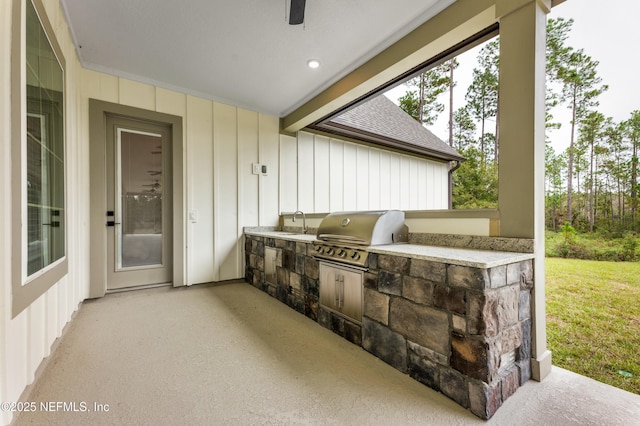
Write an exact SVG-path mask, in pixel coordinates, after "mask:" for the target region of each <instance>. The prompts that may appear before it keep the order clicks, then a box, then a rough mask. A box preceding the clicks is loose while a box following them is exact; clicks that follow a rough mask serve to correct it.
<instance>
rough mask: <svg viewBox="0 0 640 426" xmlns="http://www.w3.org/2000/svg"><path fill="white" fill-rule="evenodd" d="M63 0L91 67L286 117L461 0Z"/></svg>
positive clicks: (83, 57) (85, 61) (82, 54)
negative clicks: (296, 5)
mask: <svg viewBox="0 0 640 426" xmlns="http://www.w3.org/2000/svg"><path fill="white" fill-rule="evenodd" d="M61 1H62V4H63V6H64V8H65V11H66V14H67V18H68V20H69V24H70V26H71V31H72V34H73V37H74V40H75V42H76V48H77V49H78V52H79V55H80V60H81V61H82V64H83V65H84V66H85V67H86V68H89V69H93V70H96V71H101V72H106V73H109V74H114V75H117V76H121V77H126V78H130V79H133V80H137V81H142V82H146V83H150V84H154V85H157V86H160V87H164V88H167V89H173V90H179V91H181V92H184V93H188V94H193V95H196V96H201V97H205V98H207V99H213V100H216V101H220V102H224V103H228V104H232V105H237V106H240V107H243V108H247V109H251V110H254V111H259V112H264V113H268V114H272V115H276V116H279V117H282V116H285V115H286V114H288V113H289V112H291V111H293V110H295V109H296V108H297V107H299V106H300V105H302V104H304V103H305V102H306V101H308V100H309V99H311V98H312V97H313V96H315V95H316V94H318V93H319V92H321V91H322V90H323V89H326V88H327V87H328V86H330V85H331V84H333V83H335V82H336V81H337V80H339V79H340V78H341V77H344V76H345V75H346V74H347V73H349V72H350V71H353V70H354V69H355V68H357V67H358V66H360V65H362V64H363V63H365V62H366V61H367V60H369V59H371V58H372V57H373V56H375V55H376V54H377V53H379V52H381V51H382V50H384V48H386V47H388V46H390V45H391V44H393V43H394V42H395V41H397V40H398V39H400V38H401V37H402V36H404V35H406V34H407V33H409V32H410V31H411V30H413V29H414V28H416V27H417V26H418V25H420V24H422V23H423V22H425V21H427V20H428V19H429V18H431V17H432V16H433V15H435V14H436V13H438V12H439V11H441V10H442V9H444V8H445V7H447V6H448V5H450V4H451V3H453V2H454V1H455V0H393V1H389V0H307V2H306V3H307V6H306V13H305V24H304V26H302V25H298V26H291V25H288V22H287V20H286V19H285V16H286V15H288V11H287V9H288V4H289V1H288V0H61ZM312 58H313V59H318V60H319V61H320V62H321V66H320V68H318V69H315V70H312V69H310V68H308V67H307V61H308V60H309V59H312ZM425 59H428V58H425Z"/></svg>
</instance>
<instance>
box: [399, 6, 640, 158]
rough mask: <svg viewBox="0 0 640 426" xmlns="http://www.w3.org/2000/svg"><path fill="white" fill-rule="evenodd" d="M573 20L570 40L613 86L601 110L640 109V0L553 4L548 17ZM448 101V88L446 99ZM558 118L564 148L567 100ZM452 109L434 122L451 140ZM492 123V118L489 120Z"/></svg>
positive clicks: (461, 76)
mask: <svg viewBox="0 0 640 426" xmlns="http://www.w3.org/2000/svg"><path fill="white" fill-rule="evenodd" d="M559 17H562V18H565V19H570V18H572V19H573V20H574V24H573V27H572V30H571V32H570V33H569V39H568V40H567V45H569V46H571V47H573V48H575V49H583V50H584V52H585V53H586V54H587V55H589V56H591V58H593V59H594V60H596V61H598V62H599V65H598V75H599V76H600V77H601V78H602V83H603V84H606V85H608V86H609V89H608V90H607V91H606V92H605V93H603V94H602V95H601V96H600V97H599V101H600V107H599V108H598V110H599V111H600V112H602V113H603V114H604V115H605V116H607V117H612V118H613V120H614V121H615V122H620V121H623V120H626V119H628V118H629V117H630V114H631V112H632V111H633V110H640V78H639V76H640V55H638V53H637V52H638V49H637V47H636V43H638V42H639V41H640V1H638V0H609V1H607V2H604V1H602V0H566V1H565V2H564V3H561V4H560V5H558V6H556V7H554V8H553V9H552V10H551V13H550V14H549V18H559ZM478 50H479V48H476V49H474V50H471V51H469V52H467V53H465V56H467V58H469V59H467V60H462V61H461V65H460V67H459V68H458V69H457V70H456V80H458V86H457V87H456V89H454V98H455V100H454V103H455V104H457V105H462V104H463V103H464V95H465V93H466V87H467V86H468V85H469V82H470V80H471V78H470V77H471V72H472V70H473V67H474V66H475V65H476V60H475V58H476V56H477V52H478ZM405 90H406V88H405V87H404V86H403V85H402V86H399V87H397V88H395V89H393V90H392V91H391V92H387V97H389V98H390V99H391V100H393V101H394V102H396V103H397V99H398V98H399V97H400V96H402V94H403V92H404V91H405ZM442 102H443V103H444V104H445V105H448V94H447V95H445V98H443V99H442ZM552 114H553V116H554V118H555V121H559V122H560V123H562V126H561V128H560V129H558V130H550V131H549V130H548V132H549V133H548V136H549V139H550V140H551V145H552V146H553V148H554V150H555V151H556V153H559V152H562V151H564V150H565V149H566V148H567V147H568V146H569V141H570V130H571V125H570V120H571V114H570V111H569V110H568V109H567V107H566V105H563V106H559V107H557V108H555V109H554V110H553V111H552ZM446 116H447V113H446V111H445V113H443V114H441V117H440V118H439V120H438V122H436V123H435V124H434V125H433V126H432V127H429V130H431V131H432V132H433V133H435V134H436V135H437V136H439V137H440V138H441V139H443V140H445V141H446V140H448V127H447V120H448V117H446ZM488 125H489V126H491V124H488Z"/></svg>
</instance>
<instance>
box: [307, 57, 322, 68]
mask: <svg viewBox="0 0 640 426" xmlns="http://www.w3.org/2000/svg"><path fill="white" fill-rule="evenodd" d="M307 65H308V66H309V68H313V69H315V68H318V67H319V66H320V61H318V60H317V59H309V60H308V61H307Z"/></svg>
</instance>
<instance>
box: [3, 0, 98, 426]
mask: <svg viewBox="0 0 640 426" xmlns="http://www.w3.org/2000/svg"><path fill="white" fill-rule="evenodd" d="M13 4H14V2H11V1H1V2H0V92H1V93H2V94H3V96H1V97H0V196H1V198H2V199H3V200H11V197H12V190H13V184H12V181H11V131H12V126H14V125H16V124H17V123H19V122H20V120H19V119H18V120H15V119H13V118H12V116H11V96H9V94H10V93H11V72H10V71H11V40H12V26H13V25H12V5H13ZM43 5H44V7H45V11H46V14H47V17H48V20H49V21H50V23H51V26H52V27H53V29H54V32H55V38H56V41H57V43H58V45H59V46H60V49H61V51H62V54H63V56H64V57H65V61H66V66H65V76H66V80H65V89H66V91H65V96H66V100H67V102H66V108H65V126H66V129H65V135H66V146H65V167H66V176H67V181H68V182H73V184H71V185H68V186H67V193H66V195H67V197H66V198H67V200H66V205H65V214H66V217H67V224H68V230H67V249H66V256H67V257H68V259H69V272H68V274H67V275H66V276H65V277H63V278H62V279H61V280H60V281H59V282H57V283H56V284H55V285H53V286H52V287H51V288H50V289H49V290H47V291H46V292H45V293H44V294H43V295H42V296H41V297H39V298H38V299H37V300H36V301H35V302H34V303H32V304H31V305H30V306H29V307H27V308H26V309H24V310H23V311H22V312H20V313H19V314H18V315H16V316H15V318H13V315H12V308H11V305H12V295H11V280H12V265H11V262H12V250H13V247H12V244H11V237H10V235H11V229H12V226H15V224H16V223H17V222H16V221H15V218H12V215H11V203H10V202H4V203H0V401H2V402H15V401H17V400H19V398H20V395H21V394H22V392H23V391H24V389H25V388H26V386H28V385H29V384H31V383H32V381H33V379H34V377H35V373H36V370H37V369H38V367H39V366H40V364H41V362H42V360H43V359H44V358H45V357H47V356H49V354H50V352H51V345H52V344H53V343H54V342H55V340H56V339H57V338H58V337H59V336H60V335H61V334H62V330H63V328H64V326H65V325H66V324H67V323H68V321H69V320H70V319H71V316H72V315H73V312H74V311H75V310H76V309H77V307H78V305H79V303H80V302H81V301H82V300H84V299H85V298H86V297H87V295H88V290H89V289H88V282H89V279H88V271H89V262H88V254H87V252H88V250H87V249H86V248H87V247H88V235H89V229H88V225H87V224H88V212H89V204H88V196H87V194H88V193H89V178H88V176H89V173H88V170H89V164H88V158H89V151H88V143H87V141H86V140H85V139H83V137H82V136H83V135H82V134H81V132H80V130H79V123H80V122H82V121H83V120H85V119H86V117H87V114H86V113H85V112H84V111H83V109H82V108H81V105H82V103H81V91H82V87H81V85H80V83H79V75H80V73H81V66H80V63H79V61H78V60H77V58H76V56H75V47H74V43H73V41H72V39H71V36H70V34H69V30H68V27H67V24H66V21H65V18H64V12H63V11H62V9H61V8H60V6H59V3H58V2H51V1H49V2H47V1H45V2H43ZM22 43H23V49H24V40H22ZM4 94H6V96H4ZM12 415H13V413H12V412H11V411H10V410H3V411H2V412H0V424H8V423H9V422H10V421H11V419H12Z"/></svg>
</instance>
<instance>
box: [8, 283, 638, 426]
mask: <svg viewBox="0 0 640 426" xmlns="http://www.w3.org/2000/svg"><path fill="white" fill-rule="evenodd" d="M150 318H152V319H153V321H149V319H150ZM265 318H268V321H265ZM29 400H30V401H33V402H35V403H36V404H40V403H47V402H49V401H69V402H75V403H76V404H80V402H86V403H87V407H88V409H90V410H91V412H88V411H87V412H61V411H58V412H53V411H52V412H45V411H43V410H38V411H37V412H33V413H27V412H25V413H23V414H22V415H21V416H20V417H19V418H18V421H17V422H16V425H27V424H66V425H81V424H92V425H102V424H105V425H106V424H125V423H126V424H140V425H142V424H149V425H151V424H184V423H188V424H194V425H196V424H227V425H240V424H278V425H289V424H311V425H315V424H318V425H321V424H322V425H327V424H336V425H338V424H342V425H346V424H349V425H389V424H402V425H474V424H478V425H481V424H490V425H536V426H538V425H556V424H557V425H560V424H561V425H576V426H585V425H598V426H604V425H612V426H614V425H615V426H621V425H633V424H636V423H637V419H638V418H639V416H640V396H638V395H635V394H632V393H628V392H625V391H622V390H620V389H616V388H614V387H611V386H608V385H605V384H603V383H599V382H596V381H594V380H591V379H588V378H586V377H584V376H580V375H578V374H575V373H571V372H569V371H566V370H563V369H560V368H557V367H553V368H552V370H551V373H550V374H549V376H547V378H545V380H544V381H542V382H535V381H529V382H527V383H526V384H525V385H524V386H523V387H521V388H520V389H519V390H518V391H517V392H516V393H515V394H514V395H513V397H511V398H509V399H508V400H507V401H506V402H505V403H504V404H503V406H502V407H501V408H500V409H499V410H498V411H497V413H496V414H495V415H494V416H493V417H492V418H491V420H489V421H483V420H480V419H478V418H477V417H475V416H474V415H473V414H471V413H470V412H469V411H468V410H465V409H464V408H462V407H460V406H459V405H457V404H456V403H454V402H453V401H452V400H450V399H449V398H447V397H446V396H444V395H443V394H441V393H438V392H435V391H433V390H431V389H429V388H427V387H425V386H423V385H421V384H419V383H418V382H416V381H415V380H412V379H410V378H409V376H407V375H405V374H402V373H400V372H399V371H397V370H396V369H394V368H393V367H391V366H389V365H388V364H385V363H384V362H382V361H381V360H379V359H378V358H376V357H374V356H373V355H371V354H369V353H367V352H366V351H364V350H363V349H361V348H359V347H357V346H355V345H352V344H351V343H349V342H347V341H346V340H344V339H342V338H340V337H339V336H337V335H336V334H334V333H332V332H331V331H329V330H327V329H325V328H323V327H321V326H320V325H318V324H317V323H315V322H314V321H312V320H310V319H309V318H307V317H305V316H304V315H302V314H300V313H298V312H295V311H293V310H291V309H289V308H288V307H286V305H283V304H282V303H280V302H278V301H277V299H275V298H272V297H269V296H268V295H267V294H266V293H264V292H261V291H260V290H257V289H255V288H254V287H252V286H250V285H249V284H247V283H244V282H229V283H225V284H219V285H201V286H195V287H190V288H181V289H172V288H170V287H162V288H156V289H149V290H140V291H136V292H125V293H114V294H110V295H108V296H106V297H105V298H103V299H97V300H94V301H90V302H85V303H84V304H83V306H82V309H80V311H79V312H78V314H77V315H76V317H75V319H74V320H73V321H72V322H71V324H70V325H69V326H68V329H67V331H66V332H65V334H64V336H63V337H62V339H61V341H60V343H59V345H58V348H57V349H56V352H55V354H54V355H53V356H52V358H51V359H50V360H49V361H48V362H47V365H46V367H45V369H44V371H43V373H42V376H41V378H40V380H39V382H38V384H37V385H36V387H35V388H34V389H33V391H32V392H31V394H30V397H29ZM94 403H95V404H97V405H95V407H97V411H95V410H94ZM107 406H108V411H104V410H103V408H106V407H107ZM53 410H55V406H54V407H53ZM78 410H80V407H79V406H78ZM100 410H102V411H100Z"/></svg>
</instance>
